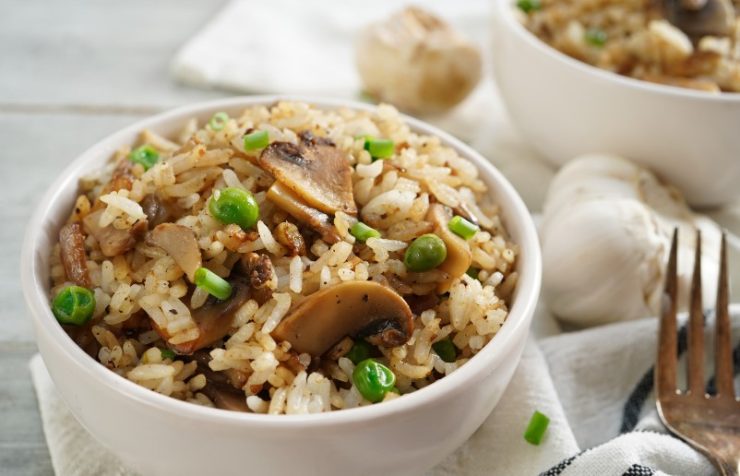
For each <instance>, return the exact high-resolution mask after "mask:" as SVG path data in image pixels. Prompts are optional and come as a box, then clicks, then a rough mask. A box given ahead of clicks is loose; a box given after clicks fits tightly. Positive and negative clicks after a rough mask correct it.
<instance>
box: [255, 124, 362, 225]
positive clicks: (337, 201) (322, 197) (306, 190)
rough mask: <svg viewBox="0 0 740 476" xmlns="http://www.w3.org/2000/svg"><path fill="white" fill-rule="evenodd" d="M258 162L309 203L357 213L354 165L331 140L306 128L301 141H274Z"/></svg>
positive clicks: (351, 213)
mask: <svg viewBox="0 0 740 476" xmlns="http://www.w3.org/2000/svg"><path fill="white" fill-rule="evenodd" d="M258 163H259V165H260V167H262V168H263V169H265V170H266V171H268V172H270V173H271V174H272V175H273V176H274V177H275V179H276V180H277V181H278V182H280V183H282V184H283V185H285V186H286V187H287V188H288V189H290V190H291V191H292V192H293V193H295V194H296V195H297V196H298V197H300V199H301V200H302V201H304V202H305V203H306V204H308V205H309V206H311V207H313V208H317V209H319V210H321V211H323V212H325V213H330V214H331V213H336V212H338V211H343V212H345V213H349V214H350V215H355V214H357V206H356V205H355V199H354V195H353V194H352V167H351V166H350V164H349V161H348V160H347V156H346V154H345V153H344V152H343V151H342V150H340V149H338V148H337V147H336V146H335V145H334V144H333V143H332V142H331V141H328V140H327V139H322V138H316V137H313V136H312V135H311V134H310V133H305V132H304V133H302V134H301V141H300V143H299V144H298V145H295V144H291V143H290V142H273V143H272V144H270V145H269V146H268V147H267V148H266V149H265V150H263V151H262V154H260V157H259V159H258Z"/></svg>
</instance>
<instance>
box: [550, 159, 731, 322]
mask: <svg viewBox="0 0 740 476" xmlns="http://www.w3.org/2000/svg"><path fill="white" fill-rule="evenodd" d="M674 227H678V228H679V256H678V259H679V263H678V272H679V296H680V298H681V299H680V301H681V305H682V306H685V303H686V302H687V299H688V298H687V296H688V290H689V287H690V282H691V273H692V272H693V256H694V243H695V233H696V232H695V230H696V228H699V229H701V230H702V241H703V258H702V267H703V269H702V277H703V285H704V295H705V296H706V299H707V302H710V301H711V299H713V298H714V295H715V294H714V293H715V289H716V288H715V286H716V279H717V278H716V276H717V270H718V251H719V239H720V230H719V227H718V226H717V224H716V223H714V222H713V221H711V220H709V219H708V218H706V217H703V216H700V215H696V214H694V213H693V212H692V211H691V210H690V209H689V208H688V206H687V205H686V203H685V202H684V201H683V198H682V197H681V195H680V193H678V192H677V191H676V190H675V189H673V188H671V187H668V186H666V185H664V184H662V183H661V182H660V181H659V180H658V179H657V178H656V177H655V175H653V174H652V173H651V172H649V171H648V170H646V169H643V168H640V167H638V166H636V165H635V164H633V163H631V162H629V161H627V160H625V159H622V158H619V157H614V156H608V155H589V156H583V157H581V158H579V159H576V160H574V161H572V162H570V163H569V164H568V165H566V166H565V167H564V168H563V169H562V170H561V171H560V172H558V174H557V175H556V177H555V178H554V179H553V182H552V184H551V186H550V190H549V191H548V197H547V200H546V204H545V210H544V217H543V222H542V226H541V230H540V231H541V237H542V248H543V251H542V252H543V266H544V274H543V294H544V297H545V300H546V302H547V305H548V307H549V308H550V310H551V311H552V312H553V313H554V314H555V315H557V316H558V317H559V318H560V319H561V320H563V321H565V322H569V323H571V324H575V325H578V326H591V325H597V324H604V323H608V322H614V321H620V320H630V319H639V318H643V317H649V316H654V315H657V314H658V312H659V309H660V300H661V293H662V290H663V281H664V273H665V264H666V261H667V258H668V252H669V250H670V241H671V236H672V234H673V229H674Z"/></svg>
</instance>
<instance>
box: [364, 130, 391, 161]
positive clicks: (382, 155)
mask: <svg viewBox="0 0 740 476" xmlns="http://www.w3.org/2000/svg"><path fill="white" fill-rule="evenodd" d="M365 150H366V151H368V152H370V157H372V158H373V162H374V161H376V160H378V159H387V158H388V157H391V156H392V155H393V153H394V152H395V151H396V145H395V144H394V143H393V141H392V140H390V139H376V138H375V137H370V136H368V137H365Z"/></svg>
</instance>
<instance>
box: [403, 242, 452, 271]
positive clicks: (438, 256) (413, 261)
mask: <svg viewBox="0 0 740 476" xmlns="http://www.w3.org/2000/svg"><path fill="white" fill-rule="evenodd" d="M445 258H447V247H446V246H445V242H444V241H442V238H440V237H438V236H437V235H435V234H433V233H427V234H426V235H421V236H420V237H418V238H417V239H415V240H414V241H413V242H412V243H411V244H410V245H409V247H408V248H406V254H405V255H404V257H403V262H404V264H405V265H406V267H407V268H408V269H409V270H411V271H414V272H421V271H429V270H430V269H434V268H436V267H437V266H439V265H440V264H442V262H443V261H444V260H445Z"/></svg>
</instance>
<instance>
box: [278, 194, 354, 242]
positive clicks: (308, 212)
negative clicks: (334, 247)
mask: <svg viewBox="0 0 740 476" xmlns="http://www.w3.org/2000/svg"><path fill="white" fill-rule="evenodd" d="M267 199H268V200H270V201H271V202H272V203H274V204H275V205H277V206H278V207H280V208H281V209H282V210H283V211H285V212H286V213H288V214H289V215H290V216H292V217H293V218H295V219H296V220H299V221H302V222H303V223H305V224H307V225H308V226H310V227H311V228H313V229H314V230H316V231H317V232H318V233H319V235H321V238H322V239H323V240H324V241H325V242H327V243H329V244H334V243H336V242H337V241H339V240H341V237H340V236H339V234H338V233H337V229H336V228H335V227H334V225H333V224H332V222H331V218H329V215H327V214H326V213H324V212H321V211H319V210H317V209H315V208H311V207H310V206H308V205H306V204H305V203H303V202H302V201H301V200H300V199H299V198H298V197H297V196H296V195H295V194H293V193H292V192H291V191H290V190H289V189H288V188H286V187H285V186H284V185H282V184H281V183H279V182H275V183H274V184H272V186H271V187H270V188H269V189H268V190H267Z"/></svg>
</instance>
